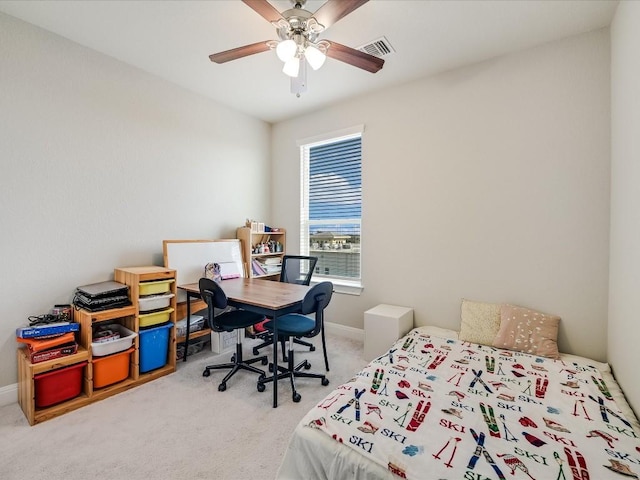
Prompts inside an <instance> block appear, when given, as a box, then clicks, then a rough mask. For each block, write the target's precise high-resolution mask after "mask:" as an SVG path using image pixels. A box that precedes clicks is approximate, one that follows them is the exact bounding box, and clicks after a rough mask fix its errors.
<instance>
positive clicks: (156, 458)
mask: <svg viewBox="0 0 640 480" xmlns="http://www.w3.org/2000/svg"><path fill="white" fill-rule="evenodd" d="M257 342H258V341H257V340H251V339H246V340H245V347H244V352H245V356H249V355H250V354H251V348H252V345H255V344H257ZM313 343H314V344H315V345H316V351H315V352H309V351H308V349H307V348H305V347H303V346H299V345H296V348H295V350H296V362H297V361H299V360H302V359H305V358H306V359H308V360H309V361H310V362H311V365H312V368H311V371H312V372H322V371H323V370H324V361H323V358H322V345H321V340H320V339H319V337H316V338H314V339H313ZM327 345H328V351H329V366H330V367H331V371H330V372H328V373H327V378H328V379H329V380H330V384H329V385H328V386H326V387H323V386H322V385H321V384H320V380H318V379H299V380H298V381H297V388H298V392H299V393H300V394H301V395H302V400H301V401H300V402H299V403H294V402H293V400H292V398H291V387H290V385H289V383H288V381H280V382H279V384H278V394H279V400H278V408H272V394H273V390H272V388H273V386H272V385H271V384H267V385H266V387H267V388H266V390H265V391H264V392H262V393H261V392H258V391H257V389H256V379H257V377H256V376H255V375H254V374H252V373H250V372H243V371H241V372H239V373H237V374H236V375H235V376H234V377H233V378H232V379H231V380H230V381H229V382H228V384H227V390H226V391H225V392H219V391H218V384H219V382H220V380H222V378H223V377H224V375H225V374H226V370H220V371H212V374H211V376H210V377H208V378H205V377H203V376H202V371H203V369H204V367H205V366H206V365H209V364H214V363H221V362H227V361H229V358H230V353H225V354H221V355H214V354H212V353H211V352H210V351H208V352H201V353H199V354H197V355H194V356H193V357H189V360H188V361H187V362H186V363H183V362H178V363H179V365H178V369H177V371H176V372H175V373H173V374H171V375H168V376H166V377H162V378H160V379H158V380H155V381H153V382H149V383H147V384H144V385H140V386H138V387H135V388H133V389H131V390H128V391H126V392H123V393H121V394H118V395H115V396H113V397H110V398H107V399H105V400H102V401H100V402H97V403H94V404H91V405H88V406H86V407H82V408H80V409H78V410H75V411H73V412H69V413H67V414H65V415H62V416H60V417H57V418H54V419H51V420H48V421H46V422H43V423H41V424H39V425H35V426H33V427H31V426H29V424H28V422H27V420H26V418H25V417H24V415H23V413H22V410H20V407H19V405H18V404H13V405H7V406H5V407H2V408H0V449H1V450H0V451H2V463H1V464H0V478H2V479H3V480H14V479H29V480H40V479H42V480H45V479H46V480H51V479H64V480H75V479H78V480H87V479H89V478H100V479H101V480H109V479H114V480H115V479H117V480H123V479H126V480H128V479H131V480H143V479H145V480H147V479H158V480H163V479H220V480H224V479H228V480H244V479H247V480H260V479H273V478H274V477H275V475H276V472H277V470H278V467H279V465H280V462H281V459H282V457H283V455H284V451H285V449H286V447H287V444H288V441H289V438H290V436H291V434H292V432H293V429H294V428H295V426H296V425H297V423H298V422H299V421H300V419H301V418H302V417H303V416H304V415H305V413H306V412H307V410H309V409H310V408H311V407H312V406H313V405H315V403H317V402H318V401H319V400H321V399H322V398H323V397H324V396H325V395H327V394H328V393H329V392H330V391H331V390H332V389H333V388H335V387H336V386H338V385H339V384H341V383H344V382H346V381H347V380H349V379H350V378H351V377H352V376H353V375H354V374H355V373H356V372H358V371H359V370H360V369H361V368H362V367H364V365H365V364H366V363H367V362H365V361H364V359H363V346H362V342H358V341H354V340H351V339H348V338H345V337H341V336H338V335H335V334H329V333H328V334H327ZM270 351H271V348H266V349H263V352H266V353H268V354H269V357H271V353H270ZM257 365H259V364H257ZM261 368H262V367H261ZM264 368H266V367H264Z"/></svg>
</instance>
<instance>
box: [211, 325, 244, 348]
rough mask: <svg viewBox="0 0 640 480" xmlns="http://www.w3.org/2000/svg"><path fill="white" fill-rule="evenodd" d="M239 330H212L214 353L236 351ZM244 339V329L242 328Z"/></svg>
mask: <svg viewBox="0 0 640 480" xmlns="http://www.w3.org/2000/svg"><path fill="white" fill-rule="evenodd" d="M236 335H237V331H236V330H234V331H233V332H214V331H211V351H212V352H213V353H224V352H231V351H235V349H236V338H237V337H236ZM241 335H242V338H243V339H244V329H243V330H241Z"/></svg>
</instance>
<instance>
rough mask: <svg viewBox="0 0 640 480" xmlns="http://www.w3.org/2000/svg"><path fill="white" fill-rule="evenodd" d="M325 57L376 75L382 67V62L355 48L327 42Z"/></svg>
mask: <svg viewBox="0 0 640 480" xmlns="http://www.w3.org/2000/svg"><path fill="white" fill-rule="evenodd" d="M327 42H328V43H329V48H327V57H331V58H335V59H336V60H340V61H341V62H345V63H348V64H349V65H353V66H354V67H358V68H362V69H363V70H366V71H367V72H371V73H376V72H377V71H378V70H380V69H381V68H382V66H383V65H384V60H383V59H381V58H378V57H375V56H373V55H369V54H368V53H364V52H361V51H360V50H356V49H355V48H351V47H346V46H344V45H340V44H339V43H336V42H331V41H328V40H327Z"/></svg>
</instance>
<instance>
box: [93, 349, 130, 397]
mask: <svg viewBox="0 0 640 480" xmlns="http://www.w3.org/2000/svg"><path fill="white" fill-rule="evenodd" d="M134 350H135V348H134V347H131V348H129V349H128V350H125V351H123V352H119V353H114V354H113V355H107V356H105V357H99V358H94V359H93V360H92V361H91V363H92V364H93V388H102V387H106V386H108V385H112V384H114V383H117V382H121V381H122V380H124V379H126V378H127V377H128V376H129V363H130V362H129V359H130V358H131V354H132V353H133V351H134Z"/></svg>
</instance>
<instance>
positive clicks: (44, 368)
mask: <svg viewBox="0 0 640 480" xmlns="http://www.w3.org/2000/svg"><path fill="white" fill-rule="evenodd" d="M84 361H89V352H88V351H87V349H85V348H83V347H82V346H78V351H77V352H76V353H74V354H73V355H67V356H65V357H61V358H56V359H53V360H47V361H46V362H40V363H31V361H30V359H29V354H28V353H27V349H26V348H24V347H23V348H18V404H19V405H20V408H22V411H23V412H24V415H25V417H27V420H28V421H29V424H30V425H35V424H37V423H41V422H44V421H45V420H49V419H51V418H54V417H57V416H60V415H62V414H65V413H67V412H70V411H72V410H76V409H77V408H80V407H84V406H85V405H87V404H88V403H90V402H91V398H90V397H89V394H88V393H87V390H86V383H83V390H82V392H81V393H80V395H79V396H78V397H75V398H72V399H71V400H67V401H66V402H62V403H59V404H57V405H52V406H50V407H46V408H36V403H35V402H36V387H35V376H36V375H38V374H40V373H45V372H49V371H51V370H56V369H58V368H62V367H68V366H69V365H74V364H76V363H80V362H84ZM87 368H88V367H85V368H84V370H85V372H86V371H87Z"/></svg>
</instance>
